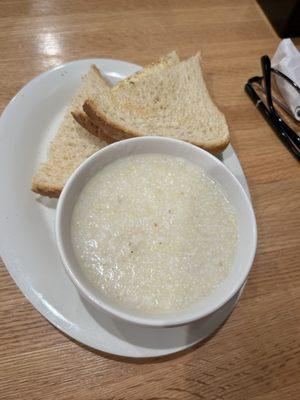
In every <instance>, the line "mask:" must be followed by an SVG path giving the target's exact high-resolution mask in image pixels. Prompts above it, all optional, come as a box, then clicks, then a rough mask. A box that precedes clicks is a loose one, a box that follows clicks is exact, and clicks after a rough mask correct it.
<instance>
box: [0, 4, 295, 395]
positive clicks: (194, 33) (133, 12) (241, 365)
mask: <svg viewBox="0 0 300 400" xmlns="http://www.w3.org/2000/svg"><path fill="white" fill-rule="evenodd" d="M0 27H1V29H0V50H1V61H0V77H1V93H0V107H1V109H3V108H4V107H5V105H6V104H7V102H8V101H9V100H10V99H11V97H12V96H13V95H14V94H15V93H16V92H17V91H18V90H19V89H20V88H21V87H22V85H24V84H25V83H26V82H27V81H28V80H30V79H31V78H33V77H34V76H36V75H37V74H39V73H41V72H43V71H45V70H47V69H50V68H53V67H55V66H57V65H59V64H61V63H63V62H66V61H71V60H75V59H79V58H87V57H110V58H116V59H121V60H127V61H131V62H135V63H138V64H142V65H145V64H147V63H149V62H152V61H154V60H156V59H158V57H159V56H161V55H163V54H165V53H167V52H168V51H170V50H172V49H176V50H177V51H178V52H179V54H180V56H182V57H188V56H190V55H192V54H194V53H195V52H196V51H197V50H199V49H200V50H201V52H202V58H203V68H204V71H205V75H206V79H207V82H208V86H209V89H210V91H211V94H212V96H213V98H214V99H215V101H216V102H217V104H218V105H219V106H220V108H221V109H222V110H223V111H224V113H225V114H226V117H227V119H228V122H229V125H230V130H231V135H232V144H233V146H234V148H235V149H236V151H237V153H238V156H239V158H240V160H241V163H242V165H243V168H244V171H245V173H246V175H247V178H248V182H249V186H250V190H251V194H252V197H253V204H254V208H255V211H256V216H257V222H258V231H259V240H258V250H257V256H256V260H255V264H254V268H253V271H252V273H251V275H250V279H249V282H248V284H247V287H246V290H245V292H244V295H243V296H242V299H241V301H240V303H239V305H238V306H237V308H236V309H235V311H234V312H233V314H232V315H231V316H230V318H229V320H228V321H227V322H226V324H225V325H224V326H222V328H221V329H220V330H219V331H218V332H217V333H216V334H215V335H214V336H213V337H212V338H211V339H210V340H207V341H206V342H205V343H203V344H202V345H199V346H197V347H196V348H194V349H192V350H189V351H186V352H184V353H182V354H179V355H175V356H171V357H166V358H161V359H158V360H140V361H135V360H129V359H120V358H117V357H109V356H106V355H104V354H101V353H100V352H97V351H92V350H89V349H87V348H85V347H83V346H81V345H79V344H78V343H75V342H74V341H72V340H70V339H69V338H68V337H66V336H65V335H63V334H62V333H61V332H59V331H57V330H56V329H55V328H54V327H53V326H51V325H50V324H49V323H48V322H47V321H46V320H45V319H44V318H43V317H41V315H39V313H38V312H37V311H36V310H35V309H34V308H33V307H32V306H31V304H30V303H29V302H28V301H27V300H26V299H25V298H24V297H23V295H22V294H21V293H20V292H19V290H18V289H17V288H16V286H15V284H14V282H13V281H12V279H11V278H10V276H9V275H8V273H7V272H6V270H5V268H4V266H1V269H0V276H1V291H0V352H1V357H0V398H1V399H5V400H9V399H23V400H25V399H26V400H31V399H43V400H48V399H49V400H50V399H57V400H58V399H85V400H87V399H127V398H128V399H148V400H150V399H152V400H154V399H197V398H199V399H230V400H234V399H247V400H249V399H255V400H262V399H265V400H267V399H270V400H271V399H272V400H275V399H280V400H281V399H284V400H288V399H299V398H300V394H299V393H300V346H299V344H300V313H299V310H300V246H299V233H300V232H299V224H300V207H299V204H300V203H299V201H300V177H299V165H298V163H297V161H296V160H295V159H294V158H293V157H292V156H291V155H290V154H289V153H288V152H287V150H286V149H285V148H284V147H283V145H282V144H281V143H280V141H279V140H278V139H277V137H276V136H275V135H274V133H273V132H272V130H271V129H270V128H269V127H268V125H267V124H266V123H265V121H264V120H263V119H262V117H261V115H260V114H259V113H258V111H257V110H256V109H255V107H254V106H253V104H252V103H251V102H250V100H249V99H248V97H247V96H246V95H245V94H244V91H243V85H244V83H245V81H246V80H247V79H248V78H249V77H250V76H252V75H254V74H258V73H260V62H259V58H260V56H261V55H263V54H265V53H266V54H270V55H271V54H272V53H273V52H274V50H275V48H276V46H277V45H278V43H279V38H278V37H277V36H276V34H275V33H274V31H273V30H272V28H271V26H270V25H269V23H268V22H267V20H266V18H265V16H264V15H263V14H262V12H261V10H260V9H259V8H258V6H257V5H256V3H255V2H254V1H250V0H219V1H218V0H207V1H205V0H203V1H200V0H198V1H197V0H195V1H192V0H184V1H183V0H178V1H177V0H176V1H175V0H174V1H172V0H169V1H165V0H161V1H159V0H157V1H156V0H152V1H150V0H149V1H139V0H135V1H133V0H132V1H125V0H124V1H114V0H112V1H109V0H103V1H102V0H101V1H100V0H74V1H65V0H31V1H30V0H2V1H1V3H0ZM297 43H298V44H300V42H299V41H298V42H297ZM2 190H5V188H2Z"/></svg>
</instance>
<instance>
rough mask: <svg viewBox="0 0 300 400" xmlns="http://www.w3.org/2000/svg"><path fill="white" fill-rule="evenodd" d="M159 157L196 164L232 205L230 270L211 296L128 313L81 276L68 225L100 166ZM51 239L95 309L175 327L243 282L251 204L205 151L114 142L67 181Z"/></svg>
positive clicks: (249, 256)
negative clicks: (234, 226) (234, 243)
mask: <svg viewBox="0 0 300 400" xmlns="http://www.w3.org/2000/svg"><path fill="white" fill-rule="evenodd" d="M141 153H162V154H169V155H173V156H178V157H182V158H185V159H187V160H189V161H192V162H193V163H195V164H197V165H199V166H200V167H201V168H202V169H204V170H205V172H206V174H207V175H208V176H209V177H211V178H212V179H213V180H214V181H216V182H218V183H219V184H220V185H221V187H222V188H223V190H224V193H225V194H226V196H227V198H228V200H229V201H230V202H231V204H232V205H233V206H234V208H235V210H236V213H237V221H238V248H237V254H236V258H235V263H234V266H233V268H232V270H231V272H230V274H229V276H228V277H227V278H226V280H225V281H224V282H223V283H222V284H221V285H220V286H219V287H218V289H217V290H216V291H214V292H213V293H212V294H211V295H209V296H207V297H205V298H204V299H201V300H199V302H197V303H194V304H192V305H191V306H190V308H188V309H185V310H183V311H177V312H172V313H163V314H147V313H141V312H133V311H128V310H127V309H126V308H123V307H122V306H118V305H116V304H113V303H112V302H110V301H109V300H108V299H107V298H105V297H104V296H103V295H102V294H101V293H100V291H98V290H97V289H96V288H95V287H94V286H93V285H92V284H91V283H90V282H89V281H88V279H87V278H86V277H85V275H84V273H83V271H82V269H81V267H80V265H79V264H78V262H77V260H76V257H75V254H74V252H73V247H72V243H71V234H70V222H71V218H72V213H73V208H74V205H75V203H76V201H77V198H78V196H79V194H80V192H81V190H82V188H83V187H84V185H85V184H86V183H87V182H88V181H89V179H90V178H91V177H92V176H93V175H95V174H96V173H97V172H98V171H99V170H101V169H102V168H103V167H104V166H105V165H107V164H109V163H111V162H113V161H115V160H117V159H119V158H122V157H126V156H128V155H132V154H141ZM55 225H56V239H57V245H58V249H59V253H60V255H61V258H62V261H63V264H64V266H65V270H66V272H67V273H68V275H69V277H70V278H71V280H72V281H73V283H74V284H75V286H76V287H77V288H78V290H79V292H80V293H81V294H82V295H83V296H84V297H85V298H86V299H87V300H89V301H90V302H91V303H92V304H93V305H94V306H96V307H98V308H100V309H102V310H105V311H107V312H109V313H110V314H112V315H114V316H116V317H119V318H121V319H124V320H127V321H129V322H133V323H136V324H140V325H147V326H163V327H167V326H177V325H183V324H187V323H189V322H192V321H195V320H198V319H200V318H204V317H206V316H208V315H210V314H212V313H213V312H215V311H216V310H217V309H219V308H220V307H222V306H223V305H224V304H225V303H226V302H228V301H229V300H230V299H231V298H232V297H233V296H235V295H236V294H237V293H238V291H239V290H240V288H241V287H242V285H243V284H244V283H245V281H246V279H247V276H248V274H249V272H250V269H251V266H252V263H253V259H254V255H255V250H256V240H257V231H256V221H255V215H254V212H253V209H252V205H251V202H250V200H249V198H248V196H247V194H246V193H245V191H244V189H243V188H242V186H241V184H240V183H239V182H238V180H237V179H236V178H235V176H234V175H233V174H232V173H231V172H230V171H229V169H228V168H227V167H225V165H224V164H223V163H222V162H221V161H219V160H218V159H217V158H216V157H214V156H213V155H211V154H210V153H208V152H206V151H205V150H202V149H200V148H198V147H196V146H193V145H191V144H188V143H186V142H183V141H180V140H175V139H170V138H163V137H154V136H153V137H143V138H135V139H128V140H123V141H121V142H116V143H114V144H111V145H109V146H107V147H105V148H104V149H102V150H99V151H98V152H97V153H95V154H94V155H92V156H91V157H90V158H89V159H87V160H86V161H85V162H84V163H83V164H82V165H80V167H79V168H78V169H77V170H76V171H75V172H74V173H73V174H72V176H71V177H70V178H69V180H68V182H67V183H66V185H65V187H64V189H63V191H62V193H61V195H60V198H59V201H58V206H57V212H56V221H55Z"/></svg>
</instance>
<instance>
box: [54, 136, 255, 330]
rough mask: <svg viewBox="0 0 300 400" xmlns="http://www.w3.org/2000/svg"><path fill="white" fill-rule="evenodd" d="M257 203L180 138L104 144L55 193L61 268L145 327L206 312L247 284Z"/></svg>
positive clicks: (86, 291)
mask: <svg viewBox="0 0 300 400" xmlns="http://www.w3.org/2000/svg"><path fill="white" fill-rule="evenodd" d="M256 237H257V233H256V222H255V216H254V212H253V209H252V205H251V202H250V201H249V198H248V196H247V194H246V193H245V191H244V189H243V188H242V186H241V184H240V183H239V182H238V180H237V179H236V178H235V177H234V175H233V174H232V173H231V172H230V171H229V170H228V168H227V167H226V166H225V165H224V164H223V163H222V162H221V161H219V160H218V159H217V158H216V157H214V156H213V155H211V154H209V153H208V152H206V151H204V150H202V149H200V148H198V147H196V146H194V145H191V144H188V143H186V142H183V141H179V140H175V139H170V138H162V137H143V138H135V139H128V140H123V141H120V142H116V143H114V144H111V145H109V146H107V147H106V148H104V149H102V150H99V151H98V152H97V153H96V154H94V155H93V156H91V157H90V158H89V159H88V160H86V161H85V162H84V163H83V164H82V165H81V166H80V167H79V168H78V169H77V170H76V171H75V172H74V173H73V175H72V176H71V177H70V179H69V180H68V182H67V183H66V185H65V188H64V190H63V192H62V194H61V196H60V198H59V202H58V207H57V213H56V238H57V244H58V249H59V253H60V256H61V258H62V261H63V265H64V267H65V270H66V272H67V274H68V275H69V277H70V278H71V280H72V282H73V283H74V285H75V286H76V287H77V289H78V290H79V292H80V294H81V295H82V296H83V297H84V298H86V299H87V300H88V301H89V302H91V303H92V304H93V305H94V306H95V307H97V308H100V309H101V310H105V311H107V312H109V313H110V314H112V315H114V316H116V317H118V318H121V319H124V320H127V321H128V322H133V323H136V324H140V325H148V326H164V327H166V326H177V325H182V324H187V323H190V322H192V321H195V320H198V319H201V318H204V317H206V316H208V315H210V314H212V313H213V312H215V311H216V310H218V309H219V308H220V307H222V306H223V305H224V304H225V303H226V302H227V301H229V300H230V299H231V298H232V297H233V296H235V295H236V294H237V293H238V291H239V290H240V289H241V287H242V286H243V284H244V283H245V281H246V279H247V276H248V274H249V272H250V269H251V266H252V262H253V259H254V255H255V250H256Z"/></svg>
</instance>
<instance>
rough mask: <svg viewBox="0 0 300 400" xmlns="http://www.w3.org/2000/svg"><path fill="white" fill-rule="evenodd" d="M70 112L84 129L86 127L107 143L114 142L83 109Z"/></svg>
mask: <svg viewBox="0 0 300 400" xmlns="http://www.w3.org/2000/svg"><path fill="white" fill-rule="evenodd" d="M71 114H72V116H73V118H74V119H75V121H76V122H77V123H78V124H79V125H81V126H82V127H83V128H84V129H86V130H87V131H88V132H89V133H90V134H92V135H94V136H97V137H99V138H100V139H102V140H104V141H105V142H106V143H108V144H110V143H114V142H115V140H114V139H113V138H112V137H110V136H108V135H106V134H105V133H104V132H103V130H102V129H101V128H100V127H99V126H98V125H97V124H95V123H94V122H93V121H92V120H91V119H90V118H89V117H88V115H87V114H85V113H84V112H83V111H78V110H76V111H72V112H71Z"/></svg>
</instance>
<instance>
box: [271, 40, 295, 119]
mask: <svg viewBox="0 0 300 400" xmlns="http://www.w3.org/2000/svg"><path fill="white" fill-rule="evenodd" d="M271 64H272V67H273V68H276V69H278V70H279V71H280V72H282V73H283V74H285V75H286V76H288V77H289V78H290V79H292V81H294V82H295V83H296V84H297V85H298V86H299V87H300V52H299V50H298V49H297V48H296V47H295V45H294V43H293V42H292V41H291V39H283V40H282V41H281V42H280V43H279V46H278V47H277V50H276V52H275V54H274V56H273V58H272V61H271ZM276 83H277V86H278V89H279V90H280V93H281V95H282V96H283V98H284V99H285V101H286V102H287V104H288V105H289V108H290V110H291V112H292V114H293V115H294V117H295V118H296V120H297V121H300V95H299V94H298V93H297V92H296V91H295V90H294V89H291V88H290V87H289V86H290V85H289V84H288V83H287V82H286V81H284V80H283V79H280V78H277V79H276Z"/></svg>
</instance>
